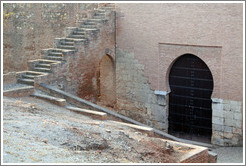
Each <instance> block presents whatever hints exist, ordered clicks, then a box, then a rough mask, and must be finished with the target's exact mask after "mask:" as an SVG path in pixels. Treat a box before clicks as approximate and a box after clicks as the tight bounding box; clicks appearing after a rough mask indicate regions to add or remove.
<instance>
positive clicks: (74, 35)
mask: <svg viewBox="0 0 246 166" xmlns="http://www.w3.org/2000/svg"><path fill="white" fill-rule="evenodd" d="M67 38H75V39H85V38H86V36H85V35H77V34H71V35H69V36H67Z"/></svg>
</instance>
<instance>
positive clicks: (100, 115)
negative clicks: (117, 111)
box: [66, 106, 107, 120]
mask: <svg viewBox="0 0 246 166" xmlns="http://www.w3.org/2000/svg"><path fill="white" fill-rule="evenodd" d="M66 108H67V109H69V110H71V111H74V112H77V113H81V114H83V115H86V116H91V117H92V118H95V119H99V120H106V119H107V113H104V112H99V111H92V110H88V109H82V108H78V107H71V106H67V107H66Z"/></svg>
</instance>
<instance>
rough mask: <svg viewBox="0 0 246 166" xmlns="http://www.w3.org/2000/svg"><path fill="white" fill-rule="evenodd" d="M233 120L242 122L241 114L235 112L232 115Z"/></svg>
mask: <svg viewBox="0 0 246 166" xmlns="http://www.w3.org/2000/svg"><path fill="white" fill-rule="evenodd" d="M233 118H234V119H235V120H242V113H237V112H235V113H234V114H233Z"/></svg>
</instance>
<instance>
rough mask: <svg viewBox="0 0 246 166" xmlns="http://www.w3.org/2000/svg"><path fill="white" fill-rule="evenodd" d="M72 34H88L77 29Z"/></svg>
mask: <svg viewBox="0 0 246 166" xmlns="http://www.w3.org/2000/svg"><path fill="white" fill-rule="evenodd" d="M71 35H86V32H85V31H84V30H76V31H74V32H73V33H72V34H71Z"/></svg>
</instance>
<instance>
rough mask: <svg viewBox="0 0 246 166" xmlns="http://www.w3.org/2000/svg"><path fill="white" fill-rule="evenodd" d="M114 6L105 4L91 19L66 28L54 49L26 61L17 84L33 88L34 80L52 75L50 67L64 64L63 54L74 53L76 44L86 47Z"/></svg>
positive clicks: (43, 51) (55, 40)
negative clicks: (25, 68) (25, 67)
mask: <svg viewBox="0 0 246 166" xmlns="http://www.w3.org/2000/svg"><path fill="white" fill-rule="evenodd" d="M114 8H115V7H114V4H106V5H104V6H100V7H99V8H97V9H95V14H94V15H93V16H92V18H86V19H83V20H81V21H79V22H78V27H68V28H67V29H66V35H65V37H63V38H56V39H54V47H53V48H49V49H43V50H42V51H41V53H42V59H37V60H30V61H28V63H29V66H28V69H29V70H28V71H22V72H18V73H17V75H18V76H17V82H18V83H21V84H26V85H32V86H34V82H35V78H36V77H40V76H47V75H49V74H50V73H52V72H53V71H52V67H51V66H57V65H58V64H61V63H65V60H64V54H65V53H75V52H77V51H78V48H77V46H76V45H77V44H80V45H88V44H89V43H90V38H91V35H89V34H91V33H98V32H99V31H100V26H102V24H103V23H105V22H107V13H109V12H110V11H112V10H113V9H114Z"/></svg>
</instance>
